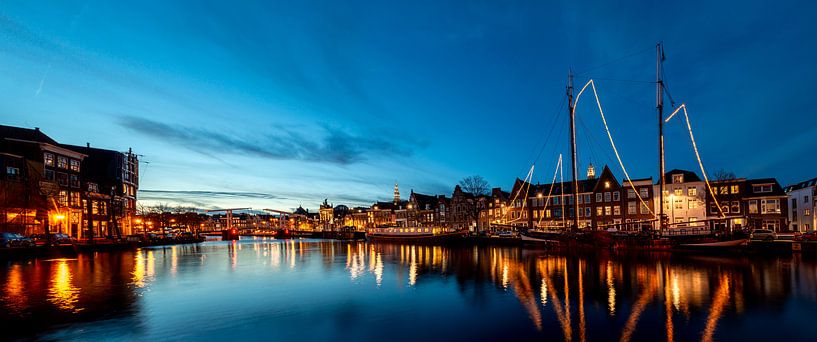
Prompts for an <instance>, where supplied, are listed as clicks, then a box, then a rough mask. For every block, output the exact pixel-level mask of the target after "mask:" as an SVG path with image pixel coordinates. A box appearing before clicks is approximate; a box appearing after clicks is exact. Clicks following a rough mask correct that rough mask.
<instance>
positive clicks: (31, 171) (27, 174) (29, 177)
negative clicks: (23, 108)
mask: <svg viewBox="0 0 817 342" xmlns="http://www.w3.org/2000/svg"><path fill="white" fill-rule="evenodd" d="M0 153H2V154H3V156H4V157H3V162H4V166H5V170H3V171H5V175H4V177H3V179H2V181H0V183H2V184H0V189H2V191H3V195H2V197H3V202H4V203H2V205H3V208H2V211H3V213H4V214H5V215H3V217H2V222H0V224H2V225H3V227H4V230H7V231H12V232H18V233H22V234H26V235H29V234H42V233H45V232H51V233H55V232H61V233H67V234H71V235H72V236H75V237H81V236H82V235H83V234H82V227H83V226H82V225H81V224H82V213H83V206H82V202H81V197H82V193H83V189H82V187H81V178H80V177H81V174H80V171H81V168H82V165H81V163H82V160H83V159H84V158H85V157H86V156H85V155H84V154H82V153H79V152H76V151H73V150H69V149H66V148H64V147H61V146H60V145H59V143H57V142H56V141H55V140H54V139H51V137H49V136H47V135H45V134H44V133H42V132H41V131H40V129H39V128H34V129H26V128H19V127H11V126H0Z"/></svg>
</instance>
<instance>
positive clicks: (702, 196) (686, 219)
mask: <svg viewBox="0 0 817 342" xmlns="http://www.w3.org/2000/svg"><path fill="white" fill-rule="evenodd" d="M664 179H665V182H666V183H665V188H664V203H663V205H664V215H666V217H667V219H668V222H669V224H670V228H676V227H678V228H681V227H689V226H700V225H701V224H699V223H698V224H696V223H695V222H697V221H703V220H705V219H706V183H705V182H704V181H702V180H701V179H700V178H698V175H696V174H695V173H694V172H692V171H685V170H678V169H674V170H672V171H668V172H667V173H666V174H665V175H664ZM659 189H660V185H659V184H656V185H654V188H653V193H654V194H658V193H659V191H660V190H659ZM658 201H659V196H655V199H654V201H653V204H654V208H656V214H657V213H658V210H660V209H659V207H658V206H659V204H658Z"/></svg>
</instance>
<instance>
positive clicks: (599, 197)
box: [596, 192, 601, 203]
mask: <svg viewBox="0 0 817 342" xmlns="http://www.w3.org/2000/svg"><path fill="white" fill-rule="evenodd" d="M599 202H601V193H600V192H599V193H597V194H596V203H599Z"/></svg>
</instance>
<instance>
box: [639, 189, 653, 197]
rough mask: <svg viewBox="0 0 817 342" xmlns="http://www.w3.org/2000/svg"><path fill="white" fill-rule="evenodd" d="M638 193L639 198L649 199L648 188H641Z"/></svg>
mask: <svg viewBox="0 0 817 342" xmlns="http://www.w3.org/2000/svg"><path fill="white" fill-rule="evenodd" d="M638 191H639V192H640V193H641V198H647V197H650V190H649V189H648V188H641V189H638Z"/></svg>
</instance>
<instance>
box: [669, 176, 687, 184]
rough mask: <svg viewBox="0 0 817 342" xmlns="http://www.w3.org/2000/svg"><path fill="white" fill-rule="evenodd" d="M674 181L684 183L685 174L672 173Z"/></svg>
mask: <svg viewBox="0 0 817 342" xmlns="http://www.w3.org/2000/svg"><path fill="white" fill-rule="evenodd" d="M672 182H673V183H683V182H684V175H683V174H680V175H672Z"/></svg>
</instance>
